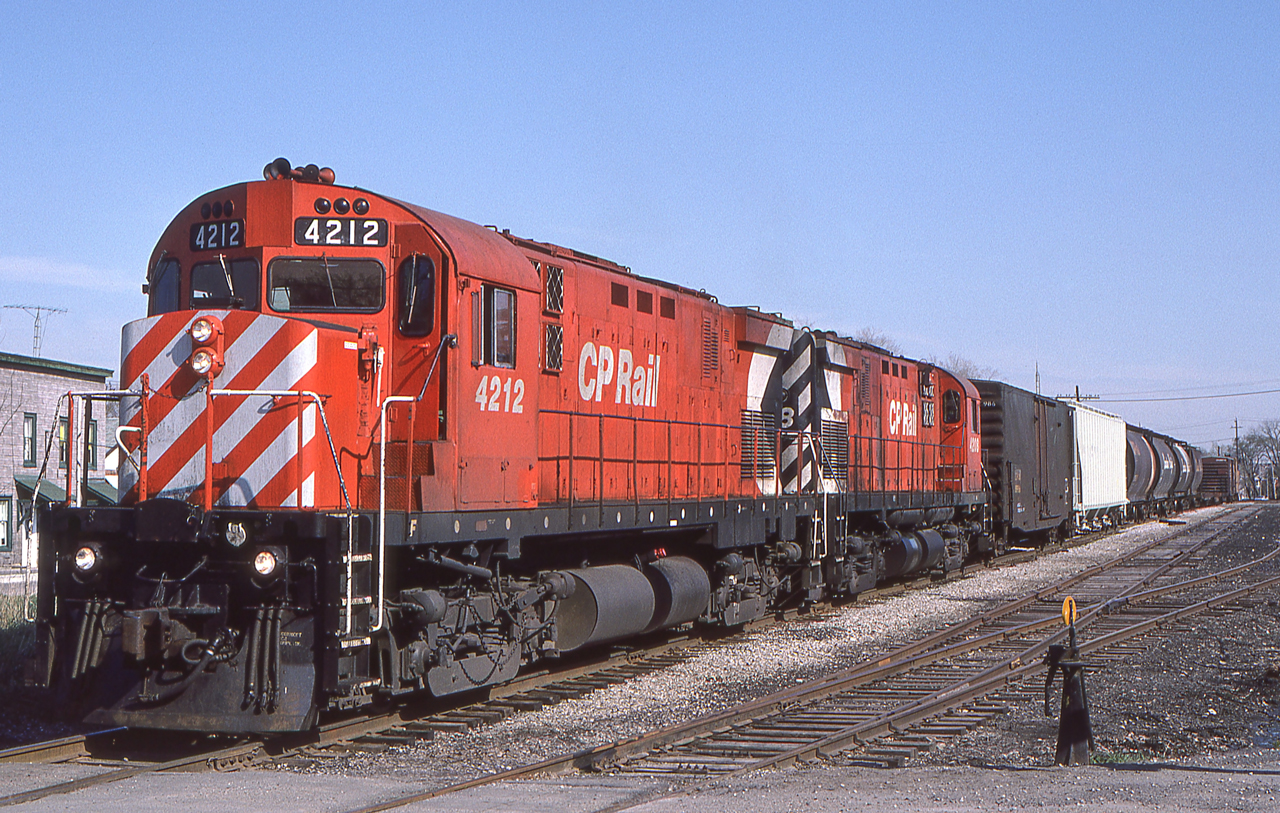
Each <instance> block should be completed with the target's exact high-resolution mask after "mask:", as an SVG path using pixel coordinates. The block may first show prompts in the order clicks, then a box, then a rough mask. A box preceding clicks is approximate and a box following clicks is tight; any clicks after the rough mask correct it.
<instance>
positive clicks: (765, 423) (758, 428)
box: [741, 409, 778, 480]
mask: <svg viewBox="0 0 1280 813" xmlns="http://www.w3.org/2000/svg"><path fill="white" fill-rule="evenodd" d="M777 444H778V418H777V416H775V415H772V414H770V413H766V412H760V411H757V410H754V409H744V410H742V443H741V446H742V478H743V479H744V480H751V479H769V478H772V477H773V476H774V473H775V472H776V471H777V460H776V455H775V450H776V449H777Z"/></svg>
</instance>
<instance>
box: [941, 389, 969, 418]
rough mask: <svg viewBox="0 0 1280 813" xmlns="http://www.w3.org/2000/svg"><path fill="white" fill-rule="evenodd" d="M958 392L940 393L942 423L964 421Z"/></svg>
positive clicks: (962, 405)
mask: <svg viewBox="0 0 1280 813" xmlns="http://www.w3.org/2000/svg"><path fill="white" fill-rule="evenodd" d="M962 402H963V399H962V398H961V397H960V393H959V391H958V390H947V391H946V392H944V393H942V422H943V423H960V421H962V420H964V404H963V403H962Z"/></svg>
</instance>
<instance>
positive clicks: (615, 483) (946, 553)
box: [35, 159, 1158, 732]
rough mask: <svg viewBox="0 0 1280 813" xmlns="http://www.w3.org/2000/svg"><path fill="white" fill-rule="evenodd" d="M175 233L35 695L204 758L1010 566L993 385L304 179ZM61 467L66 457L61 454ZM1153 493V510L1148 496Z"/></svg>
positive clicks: (323, 176) (42, 624) (77, 537)
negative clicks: (106, 475) (110, 460)
mask: <svg viewBox="0 0 1280 813" xmlns="http://www.w3.org/2000/svg"><path fill="white" fill-rule="evenodd" d="M264 175H265V179H264V180H263V181H257V182H250V183H244V184H238V185H235V186H231V187H227V188H225V189H221V190H218V191H216V192H212V193H210V194H207V195H205V196H203V197H201V198H199V199H197V200H196V201H195V202H193V203H192V204H191V205H189V206H188V207H187V208H186V209H184V210H183V211H182V212H181V213H180V214H179V215H178V216H177V218H176V219H175V220H174V221H173V222H172V223H171V224H170V226H169V227H168V229H167V230H166V231H165V232H164V234H163V236H162V237H161V239H160V241H159V243H158V244H157V246H156V248H155V251H154V253H153V255H152V258H151V263H150V267H149V271H148V274H147V286H146V292H147V294H148V301H149V306H148V314H149V315H148V316H147V317H146V318H145V319H140V320H138V321H135V322H131V323H130V324H128V325H126V326H125V328H124V331H123V344H122V360H121V375H120V379H121V382H122V389H121V390H120V391H118V392H112V393H73V394H71V398H70V399H69V401H70V403H71V404H72V407H73V408H72V409H71V410H70V413H69V417H70V420H71V426H72V431H71V436H72V437H74V436H75V427H76V425H77V420H78V419H77V418H76V415H77V414H79V413H78V412H77V410H80V409H82V407H83V405H84V404H85V403H86V402H87V401H91V400H102V399H115V400H118V402H119V405H120V415H121V430H120V435H119V440H120V444H121V446H122V452H123V456H124V457H125V458H126V462H124V463H122V465H121V484H120V490H121V494H122V499H121V504H120V505H119V506H108V507H102V506H98V507H92V508H90V507H79V506H77V505H76V500H75V498H74V492H75V491H76V488H75V481H76V479H77V478H76V476H75V472H76V461H75V459H74V455H72V459H71V461H70V464H69V468H68V494H69V495H71V496H69V498H68V504H67V505H65V506H60V507H56V508H54V509H52V510H50V511H48V512H47V513H45V514H43V515H42V517H41V520H40V521H41V526H40V530H41V533H42V538H43V539H44V540H45V543H44V544H43V545H42V546H41V551H40V557H41V561H40V595H39V602H38V610H37V615H38V619H37V639H38V644H37V655H36V663H35V674H36V679H37V681H38V682H40V683H42V684H44V685H50V686H53V687H55V688H56V690H57V692H58V695H59V698H60V701H59V702H60V703H62V704H64V705H65V706H66V708H68V709H69V710H71V711H72V713H74V714H75V715H76V716H79V717H81V718H83V719H85V720H87V721H89V722H93V723H99V724H113V725H127V726H136V727H152V728H176V729H192V730H201V731H211V732H273V731H275V732H278V731H292V730H299V729H306V728H310V727H312V726H314V725H315V724H316V722H317V720H318V719H319V716H320V715H321V714H323V713H324V712H327V711H335V710H347V709H359V708H361V707H364V706H367V705H369V704H371V703H374V702H375V701H378V700H386V699H391V698H395V697H397V696H403V695H408V694H411V693H415V692H429V693H432V694H434V695H448V694H451V693H456V692H461V691H466V690H470V689H474V688H478V687H483V686H488V685H493V684H496V683H500V682H503V681H507V680H510V679H511V678H512V677H513V676H514V675H515V674H516V672H517V671H518V670H519V669H520V668H521V666H523V665H526V664H530V663H533V662H537V661H539V660H541V659H544V658H550V657H556V656H558V655H560V654H561V653H566V652H572V651H574V650H577V649H579V648H582V647H588V646H591V645H595V644H601V643H606V642H609V641H616V640H620V639H623V638H626V637H628V636H633V635H637V634H640V633H644V632H646V631H650V630H656V629H662V628H667V627H672V626H677V625H681V624H686V623H689V622H700V623H704V624H718V625H729V626H732V625H739V624H742V623H745V622H748V621H750V620H753V619H757V618H760V617H762V616H763V615H764V614H766V613H768V612H770V611H773V610H776V609H779V608H782V607H785V606H789V605H795V604H800V603H804V602H809V601H814V600H817V599H819V598H822V597H830V596H837V595H855V594H857V593H858V592H860V591H863V590H866V589H868V588H870V587H872V586H873V585H875V584H876V583H877V582H879V581H882V580H884V579H887V578H892V577H896V576H900V575H903V574H907V573H912V572H925V571H932V572H935V573H945V572H947V571H951V570H954V569H956V568H958V567H959V566H960V565H961V564H962V562H963V561H964V560H965V559H966V558H968V557H970V556H971V555H973V554H974V553H978V552H984V551H989V550H991V549H992V548H994V547H996V546H998V545H999V544H1001V543H1002V540H1003V538H1004V537H1002V536H1000V537H996V536H993V535H992V534H991V533H990V531H991V527H990V524H989V518H988V517H987V514H986V506H987V502H988V497H987V491H986V486H985V484H984V480H983V468H982V454H983V450H982V445H981V443H982V440H981V436H980V434H979V427H980V423H979V422H980V420H981V418H980V412H981V410H980V406H979V396H978V391H977V390H976V389H975V388H974V386H973V385H972V384H971V383H969V382H968V381H966V380H964V379H962V378H958V377H956V376H954V375H951V374H950V373H948V372H947V371H945V370H942V369H939V368H936V367H934V366H931V365H929V364H926V363H923V362H917V361H912V360H909V359H904V358H900V357H896V356H893V355H891V354H889V353H887V352H885V351H884V350H882V349H880V348H876V347H873V346H870V345H866V344H862V343H859V342H856V341H853V340H850V339H846V338H842V337H839V336H837V335H835V334H832V333H824V332H818V331H812V330H809V329H806V328H799V327H796V326H795V325H793V324H792V323H791V322H789V321H787V320H786V319H783V318H782V317H781V316H778V315H772V314H767V313H761V312H760V311H757V310H754V309H750V308H730V307H725V306H722V305H720V304H719V303H717V302H716V300H715V299H714V298H712V297H710V296H708V295H706V294H705V293H700V292H695V291H692V290H688V289H686V288H682V287H680V286H676V285H672V284H670V283H666V282H661V281H658V280H653V279H647V278H643V277H639V276H637V275H635V274H632V273H631V272H630V270H629V269H627V268H624V267H621V266H618V265H616V264H614V263H611V262H608V261H606V260H602V259H600V258H597V257H593V256H590V255H587V254H582V253H580V252H576V251H572V250H569V249H564V248H561V247H558V246H554V245H549V244H545V243H537V242H533V241H529V240H524V239H520V238H517V237H514V236H511V235H509V234H507V233H506V232H501V233H500V232H498V231H496V230H493V229H489V228H484V227H481V226H478V225H475V224H473V223H469V222H466V221H463V220H459V219H457V218H453V217H450V216H447V215H443V214H440V213H437V212H433V211H430V210H427V209H423V208H420V207H417V206H413V205H410V204H407V203H403V202H400V201H397V200H393V199H390V198H386V197H383V196H380V195H376V194H373V193H370V192H367V191H364V190H360V189H356V188H348V187H339V186H336V185H334V183H333V174H332V172H331V171H329V170H321V169H319V168H317V167H315V166H309V167H306V168H303V169H294V168H292V167H290V166H289V164H288V162H286V161H283V159H281V160H278V161H276V162H273V163H272V164H270V165H268V167H267V169H266V171H265V173H264ZM71 447H72V448H74V444H71ZM1156 490H1158V489H1156Z"/></svg>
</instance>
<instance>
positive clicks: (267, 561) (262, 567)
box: [253, 550, 280, 576]
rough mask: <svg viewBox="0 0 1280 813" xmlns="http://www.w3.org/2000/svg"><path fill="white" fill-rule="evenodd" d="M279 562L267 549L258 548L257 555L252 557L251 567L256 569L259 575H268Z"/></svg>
mask: <svg viewBox="0 0 1280 813" xmlns="http://www.w3.org/2000/svg"><path fill="white" fill-rule="evenodd" d="M279 564H280V562H279V560H277V559H276V555H275V554H274V553H272V552H271V551H269V550H260V551H258V555H257V556H255V557H253V569H254V570H256V571H258V575H259V576H270V575H271V574H272V573H274V572H275V570H276V567H277V566H278V565H279Z"/></svg>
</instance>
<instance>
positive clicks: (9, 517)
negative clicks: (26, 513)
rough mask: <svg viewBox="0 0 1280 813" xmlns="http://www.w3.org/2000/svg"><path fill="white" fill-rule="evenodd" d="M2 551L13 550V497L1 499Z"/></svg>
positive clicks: (0, 530)
mask: <svg viewBox="0 0 1280 813" xmlns="http://www.w3.org/2000/svg"><path fill="white" fill-rule="evenodd" d="M0 550H3V551H10V550H13V497H0Z"/></svg>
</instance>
